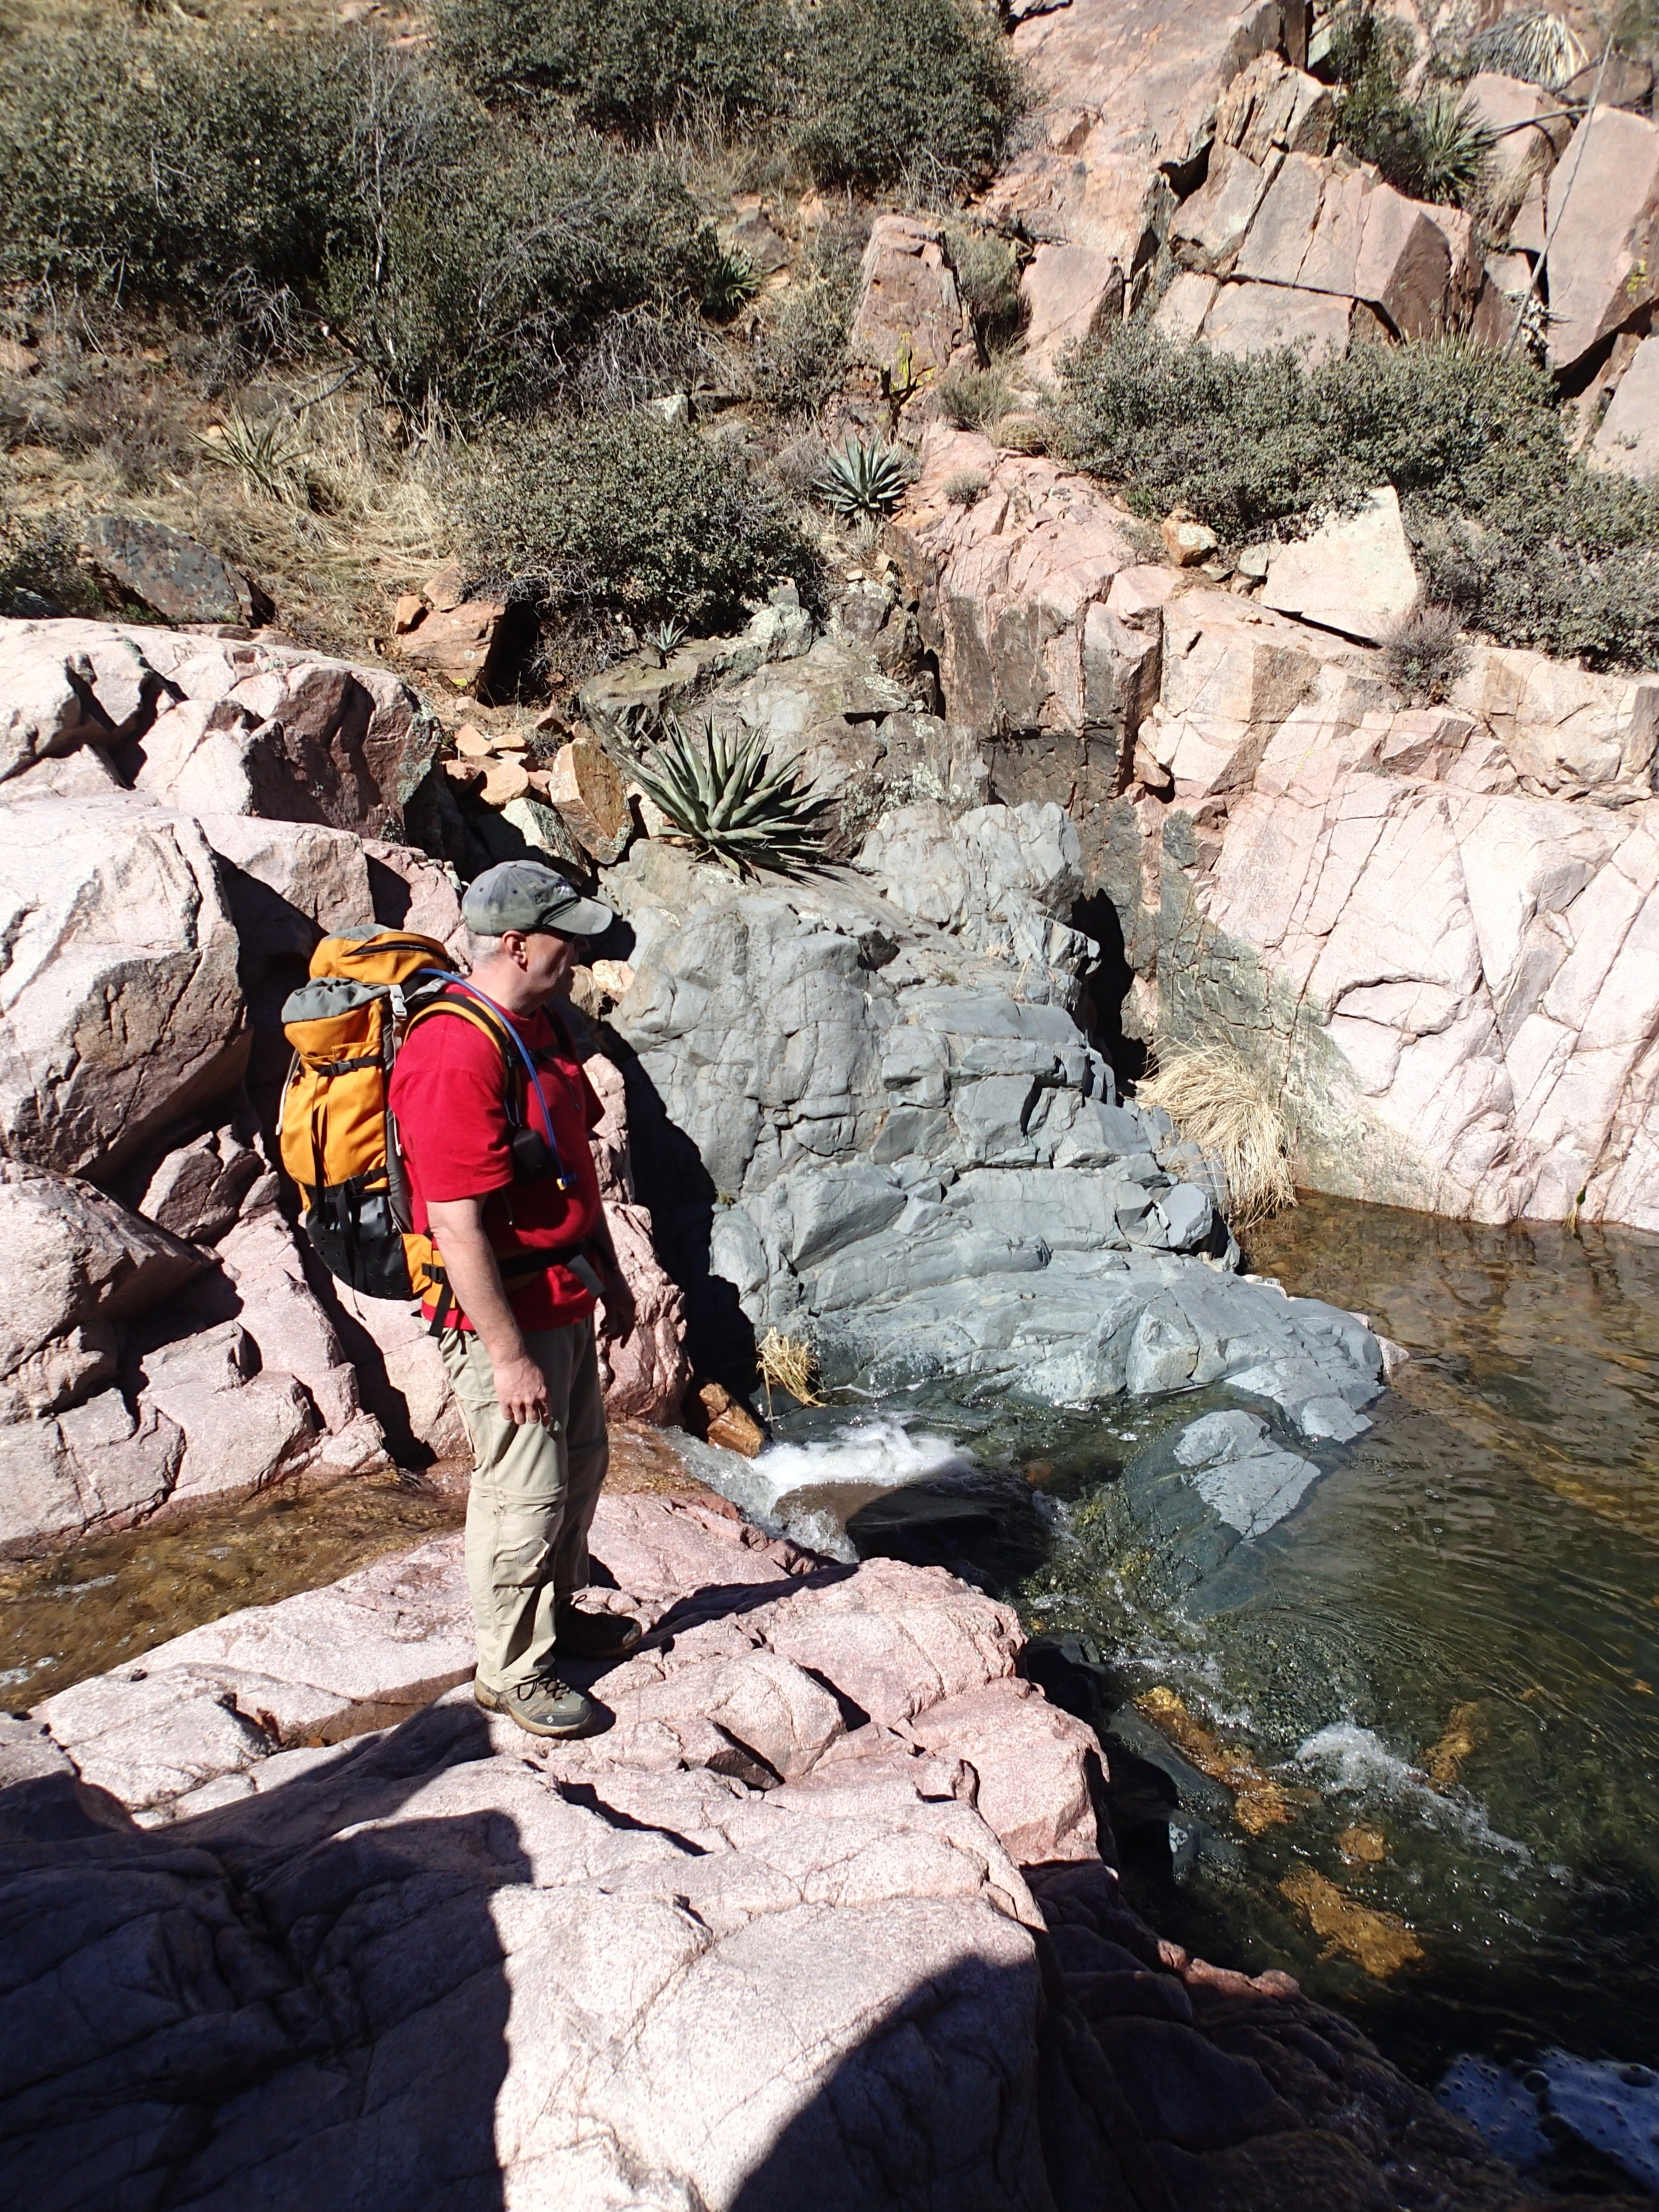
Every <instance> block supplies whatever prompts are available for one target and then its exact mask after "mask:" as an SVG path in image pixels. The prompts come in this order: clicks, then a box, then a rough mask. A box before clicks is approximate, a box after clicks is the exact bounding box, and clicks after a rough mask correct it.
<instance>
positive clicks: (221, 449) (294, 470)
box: [197, 407, 309, 506]
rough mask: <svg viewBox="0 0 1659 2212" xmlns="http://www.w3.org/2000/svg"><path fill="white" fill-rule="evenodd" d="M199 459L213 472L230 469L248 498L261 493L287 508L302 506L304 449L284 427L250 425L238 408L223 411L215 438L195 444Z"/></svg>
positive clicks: (305, 454) (282, 425)
mask: <svg viewBox="0 0 1659 2212" xmlns="http://www.w3.org/2000/svg"><path fill="white" fill-rule="evenodd" d="M197 443H198V444H199V445H200V447H201V448H202V457H203V459H204V460H207V461H210V462H211V463H212V464H213V465H215V466H216V468H222V469H234V471H235V472H236V473H237V475H238V476H240V477H241V479H242V488H243V489H244V490H245V491H246V492H247V493H248V495H249V496H250V497H252V495H253V494H254V493H255V492H264V494H265V495H266V497H267V498H269V499H276V500H282V501H286V502H287V503H289V505H291V506H298V505H301V504H302V503H303V498H304V492H305V465H306V462H307V459H308V458H309V457H308V455H307V452H306V449H305V447H303V446H301V445H300V444H299V443H298V442H297V441H295V439H294V437H293V436H292V435H291V433H290V432H289V428H288V426H287V425H286V424H285V423H282V422H275V421H272V422H264V423H258V422H249V420H248V418H247V416H246V415H244V414H243V412H242V410H241V409H240V407H232V408H229V409H228V410H227V411H226V415H225V419H224V422H223V423H222V425H221V426H220V427H219V432H218V435H217V436H216V437H203V438H201V439H199V440H198V441H197Z"/></svg>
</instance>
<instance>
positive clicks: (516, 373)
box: [321, 131, 718, 417]
mask: <svg viewBox="0 0 1659 2212" xmlns="http://www.w3.org/2000/svg"><path fill="white" fill-rule="evenodd" d="M410 172H411V173H410V179H409V181H408V184H407V185H406V187H405V188H404V189H401V190H399V191H395V192H393V193H389V194H388V195H387V196H386V202H385V204H384V206H383V207H378V206H377V207H375V208H374V209H373V210H369V211H368V213H367V214H366V218H365V220H364V222H363V224H362V232H361V234H360V239H359V241H358V242H357V243H356V245H355V246H354V247H353V250H351V251H350V252H340V253H337V255H336V257H335V258H333V259H332V261H331V264H330V265H329V268H328V270H327V271H326V273H325V279H324V281H323V283H322V286H321V297H322V300H323V303H324V306H325V309H326V311H327V313H329V316H330V319H331V322H332V323H333V325H334V326H335V328H336V330H337V332H338V334H339V335H340V337H341V338H342V341H343V343H345V344H346V345H348V347H349V349H351V350H353V351H354V352H356V354H357V355H358V356H359V358H361V359H362V360H363V361H364V362H366V363H367V364H368V366H369V367H371V368H373V369H374V371H375V373H376V374H377V375H378V376H379V377H380V380H381V382H382V384H383V385H384V386H386V389H387V390H388V391H389V392H392V394H393V395H394V396H395V397H396V398H399V399H400V400H402V401H404V403H405V404H408V405H410V406H421V405H424V404H431V403H433V402H434V401H436V402H437V403H439V404H441V405H442V406H445V407H447V409H448V410H450V411H452V412H453V413H455V414H457V415H459V416H464V417H465V416H485V415H489V414H493V413H495V412H497V411H500V410H520V409H524V408H526V407H529V406H532V405H533V404H535V403H537V402H538V401H539V400H543V399H544V398H546V397H547V396H548V395H549V394H550V392H553V391H555V390H556V389H558V388H559V387H560V386H562V384H564V383H565V382H566V381H567V380H568V379H569V378H570V377H571V375H572V374H574V371H575V369H576V368H577V365H578V364H579V362H580V360H581V359H582V357H583V356H585V355H586V353H588V352H589V351H591V350H592V349H593V348H594V346H595V344H596V343H598V342H599V340H600V339H601V337H602V334H603V332H604V330H605V322H606V319H607V318H609V317H615V316H618V315H623V316H626V315H629V314H633V313H640V312H641V311H642V312H643V314H644V316H645V318H646V319H647V321H654V322H657V323H659V324H667V323H669V322H671V319H673V317H674V315H675V313H676V312H677V311H678V312H680V313H684V310H685V309H686V308H687V307H689V306H690V305H691V304H694V303H696V302H697V301H701V299H702V295H703V293H704V291H705V289H706V287H707V284H708V280H709V277H710V275H711V273H712V271H713V270H714V264H715V261H716V258H717V256H718V247H717V246H716V243H715V240H714V234H713V232H712V230H711V229H710V228H709V227H708V224H707V223H706V222H704V221H703V219H702V216H701V215H700V214H699V212H698V210H697V209H696V205H695V204H694V203H693V201H692V200H691V198H690V195H689V194H688V193H687V192H686V191H685V189H684V185H682V184H681V183H680V181H679V179H678V177H677V176H676V175H675V174H674V173H673V172H672V170H671V168H670V167H669V166H668V164H667V163H666V162H665V161H661V160H659V159H658V158H656V157H655V156H652V155H639V154H633V153H629V151H627V150H626V149H623V148H618V147H616V146H612V145H611V144H609V143H607V142H605V140H603V139H599V138H596V137H592V136H591V135H589V134H586V133H579V134H577V135H576V136H575V137H572V138H568V139H566V140H564V141H562V142H559V141H551V142H546V141H543V140H540V139H538V138H535V137H529V136H528V135H525V136H519V135H513V136H512V137H506V138H503V137H501V136H498V135H497V134H495V133H494V132H491V131H478V132H477V133H476V134H472V135H470V136H469V137H467V139H466V140H465V143H461V144H460V145H459V146H453V147H450V148H447V149H444V151H443V153H442V155H441V156H440V155H433V156H431V157H429V158H428V156H427V155H425V154H424V152H423V150H422V147H421V145H420V144H419V143H418V142H416V146H415V148H414V149H413V155H412V158H411V160H410Z"/></svg>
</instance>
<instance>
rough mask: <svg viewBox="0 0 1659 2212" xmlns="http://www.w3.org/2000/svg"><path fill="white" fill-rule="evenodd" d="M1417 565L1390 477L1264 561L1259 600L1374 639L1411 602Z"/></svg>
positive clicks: (1381, 635) (1349, 634)
mask: <svg viewBox="0 0 1659 2212" xmlns="http://www.w3.org/2000/svg"><path fill="white" fill-rule="evenodd" d="M1417 589H1418V586H1417V570H1416V568H1414V567H1413V562H1412V553H1411V546H1410V544H1408V543H1407V538H1406V531H1405V526H1404V524H1403V523H1402V522H1401V519H1400V495H1399V494H1398V493H1397V492H1396V491H1395V489H1394V487H1393V485H1392V484H1385V485H1383V488H1382V489H1381V490H1378V491H1374V492H1372V493H1371V494H1370V496H1369V497H1368V498H1367V500H1366V501H1365V503H1364V506H1363V507H1361V508H1360V509H1359V511H1358V513H1355V514H1343V515H1334V516H1332V517H1331V518H1329V519H1328V520H1326V521H1324V522H1322V523H1321V525H1320V526H1319V527H1318V528H1317V529H1316V530H1315V531H1313V532H1310V534H1309V536H1307V537H1306V538H1293V539H1292V540H1291V543H1290V544H1288V545H1281V546H1279V548H1278V549H1277V550H1275V551H1274V552H1273V555H1272V556H1270V558H1269V560H1268V562H1267V583H1266V584H1265V585H1264V586H1263V587H1262V592H1261V604H1262V605H1263V606H1266V607H1273V608H1274V609H1276V610H1277V611H1279V612H1280V613H1283V614H1291V615H1298V616H1300V617H1301V618H1302V620H1303V621H1304V622H1310V623H1319V624H1320V625H1321V626H1322V628H1323V629H1334V630H1340V631H1341V632H1342V634H1343V635H1345V636H1346V637H1355V638H1360V639H1362V640H1364V641H1366V642H1368V643H1371V644H1376V643H1377V642H1379V641H1381V640H1383V638H1385V637H1387V636H1388V635H1389V633H1390V632H1391V631H1392V630H1393V629H1395V628H1396V627H1397V626H1398V624H1399V623H1401V621H1402V620H1403V619H1404V617H1406V616H1407V615H1408V614H1409V613H1410V612H1411V611H1412V609H1413V607H1414V606H1415V605H1416V604H1417Z"/></svg>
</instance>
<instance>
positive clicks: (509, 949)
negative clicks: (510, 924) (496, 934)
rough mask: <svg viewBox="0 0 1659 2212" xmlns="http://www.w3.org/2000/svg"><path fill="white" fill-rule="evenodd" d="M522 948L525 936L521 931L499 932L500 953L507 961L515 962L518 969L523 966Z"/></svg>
mask: <svg viewBox="0 0 1659 2212" xmlns="http://www.w3.org/2000/svg"><path fill="white" fill-rule="evenodd" d="M524 948H525V936H524V932H523V931H522V930H521V929H504V930H503V931H502V932H501V950H502V951H503V952H505V953H506V955H507V958H508V959H509V960H516V961H517V962H518V963H519V965H520V968H522V967H523V966H524V964H525V961H524Z"/></svg>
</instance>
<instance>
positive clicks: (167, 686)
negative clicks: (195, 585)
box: [0, 619, 438, 837]
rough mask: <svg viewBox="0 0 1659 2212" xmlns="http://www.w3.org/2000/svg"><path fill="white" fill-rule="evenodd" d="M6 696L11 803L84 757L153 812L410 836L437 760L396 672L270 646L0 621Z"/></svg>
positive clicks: (431, 728)
mask: <svg viewBox="0 0 1659 2212" xmlns="http://www.w3.org/2000/svg"><path fill="white" fill-rule="evenodd" d="M0 697H3V698H4V699H5V701H6V702H7V703H6V705H5V707H4V708H0V781H3V780H4V779H5V778H8V777H9V778H11V779H13V780H14V788H13V790H12V791H11V792H10V793H9V794H8V796H9V797H11V798H15V797H18V796H21V795H32V794H31V793H28V792H27V791H26V788H25V787H26V786H33V785H35V784H36V783H37V781H38V774H37V775H36V776H29V775H25V771H27V769H30V767H31V766H32V765H33V763H36V762H37V761H40V760H43V759H46V758H48V757H58V756H61V755H64V754H65V753H69V752H72V751H74V750H76V748H77V747H80V746H82V745H88V746H93V747H96V748H100V749H101V751H100V753H99V754H97V755H95V756H94V757H97V758H99V759H103V758H104V757H105V756H106V757H107V762H106V764H107V763H112V764H113V770H114V773H115V775H116V776H117V777H118V781H120V782H121V783H123V784H125V785H127V786H129V787H136V788H137V790H139V791H140V792H142V793H143V795H144V796H145V798H146V799H149V800H150V801H151V802H152V803H153V804H155V805H178V806H179V807H180V808H181V810H183V811H187V812H206V813H213V814H252V813H257V814H260V815H264V816H265V817H269V818H271V819H274V820H277V821H298V822H323V823H331V824H332V825H333V826H334V827H335V828H337V829H353V830H357V831H359V832H363V831H367V832H368V833H370V834H372V835H375V836H392V837H399V836H402V834H403V829H404V808H405V806H407V805H409V803H410V800H411V799H413V798H414V796H415V794H416V791H417V790H418V789H419V787H420V786H421V784H422V782H423V781H424V780H425V778H426V777H427V775H428V771H429V769H430V768H431V765H432V761H433V757H434V755H435V750H436V746H437V738H438V732H437V726H436V725H435V723H434V722H433V721H431V720H430V719H429V718H428V716H426V715H424V714H422V713H421V711H420V707H419V702H418V701H417V700H416V697H415V696H414V694H413V693H412V692H411V691H410V690H409V687H408V686H407V685H406V684H402V683H400V682H399V681H398V678H396V677H394V676H393V675H392V673H391V672H390V671H388V670H386V669H382V668H364V667H359V666H354V665H350V664H348V663H347V662H344V661H339V660H329V659H324V658H322V657H320V656H319V655H317V654H314V653H307V652H305V651H303V650H302V649H301V647H297V646H287V645H278V644H275V643H272V642H270V641H266V640H264V639H262V638H253V639H249V638H239V637H235V636H216V637H204V636H201V635H196V634H193V633H191V632H188V631H184V630H169V629H143V628H140V627H137V626H135V625H131V624H120V625H118V624H114V623H88V622H81V621H73V622H71V621H64V622H46V623H42V622H20V621H14V620H10V619H0ZM20 777H21V778H22V779H23V781H21V782H18V781H16V779H18V778H20ZM42 788H44V789H45V790H46V794H47V795H48V796H49V795H51V790H50V787H49V786H43V787H42Z"/></svg>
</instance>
